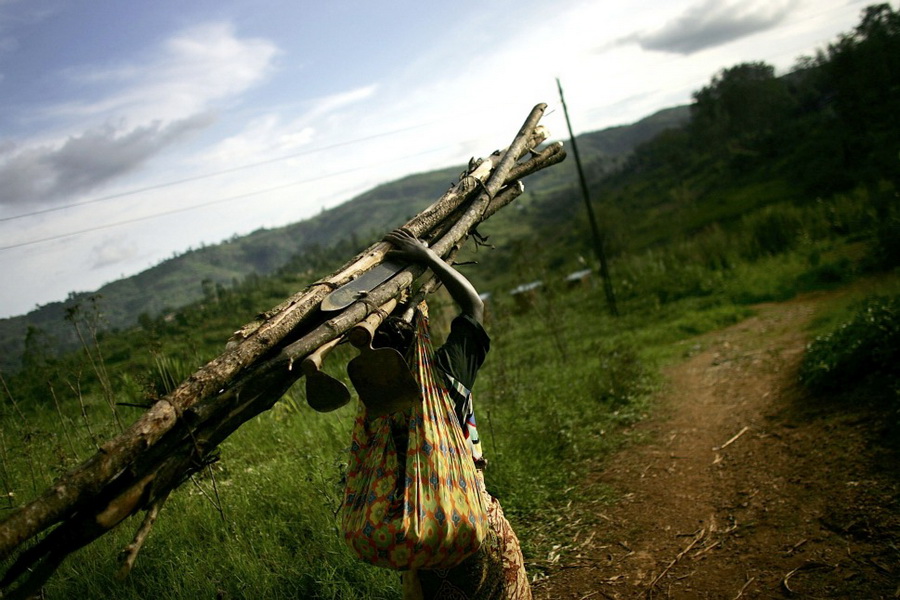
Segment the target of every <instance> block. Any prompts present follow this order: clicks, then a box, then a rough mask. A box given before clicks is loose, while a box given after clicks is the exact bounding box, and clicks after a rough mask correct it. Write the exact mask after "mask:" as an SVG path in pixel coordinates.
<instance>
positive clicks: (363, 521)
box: [341, 303, 488, 570]
mask: <svg viewBox="0 0 900 600" xmlns="http://www.w3.org/2000/svg"><path fill="white" fill-rule="evenodd" d="M415 333H416V335H415V342H414V346H413V348H412V351H411V352H410V354H409V361H410V369H411V371H412V373H413V375H414V377H415V380H416V382H417V384H418V385H419V389H420V391H421V401H419V402H416V403H414V404H413V405H412V406H410V407H409V408H407V409H405V410H402V411H399V412H395V413H392V414H387V415H383V416H376V417H370V416H369V415H368V411H367V409H366V407H365V405H364V404H362V403H361V404H360V409H359V413H358V414H357V417H356V422H355V425H354V428H353V435H352V438H351V447H350V460H349V465H348V475H347V486H346V489H345V493H344V503H343V506H342V508H341V527H342V530H343V534H344V538H345V540H346V542H347V544H348V545H349V546H350V548H351V549H352V550H353V552H354V553H355V554H356V555H357V556H358V557H359V558H360V559H362V560H364V561H366V562H368V563H371V564H373V565H376V566H379V567H386V568H390V569H397V570H407V569H441V568H449V567H452V566H455V565H457V564H459V563H460V562H461V561H462V560H464V559H465V558H466V557H468V556H470V555H472V554H473V553H475V552H476V551H477V550H478V548H479V547H480V546H481V543H482V541H483V540H484V539H485V537H486V535H487V533H488V521H487V513H486V507H485V505H484V500H483V496H482V490H481V487H482V486H483V482H482V480H481V478H480V477H479V476H478V474H477V472H476V470H475V465H474V463H473V461H472V455H471V451H470V450H469V446H468V444H467V443H466V441H465V438H464V437H463V433H462V429H461V428H460V426H459V422H458V419H457V417H456V414H455V412H454V409H453V403H452V402H451V400H450V397H449V395H448V393H447V390H446V388H445V387H444V383H443V379H442V378H441V376H440V374H439V373H437V372H436V370H435V369H436V367H435V362H434V349H433V347H432V343H431V338H430V335H429V331H428V313H427V307H426V306H425V304H424V303H422V304H420V305H419V312H418V315H417V318H416V331H415Z"/></svg>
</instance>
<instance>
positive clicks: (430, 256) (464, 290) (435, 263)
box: [384, 229, 484, 323]
mask: <svg viewBox="0 0 900 600" xmlns="http://www.w3.org/2000/svg"><path fill="white" fill-rule="evenodd" d="M384 239H385V241H387V242H390V243H391V244H393V245H394V247H395V248H396V249H395V250H392V251H391V256H396V257H397V258H400V259H404V260H408V261H410V262H414V263H417V264H420V265H424V266H427V267H428V268H429V269H431V270H432V272H433V273H434V274H435V276H437V278H438V279H439V280H440V282H441V283H443V284H444V287H446V288H447V291H448V292H450V296H451V297H452V298H453V300H454V302H456V303H457V304H458V305H459V308H460V310H461V311H462V313H463V314H464V315H468V316H470V317H472V318H473V319H475V320H476V321H477V322H478V323H482V322H483V319H484V302H482V300H481V298H480V297H479V296H478V291H477V290H476V289H475V286H473V285H472V283H471V282H470V281H469V280H468V279H466V278H465V277H464V276H463V275H462V273H460V272H459V271H457V270H456V269H454V268H453V267H451V266H450V265H448V264H447V263H446V262H445V261H444V259H442V258H441V257H440V256H438V255H437V254H436V253H435V252H434V250H432V249H431V248H429V247H428V246H426V245H425V244H423V243H422V242H421V241H420V240H419V239H418V238H416V237H415V236H414V235H412V234H411V233H409V232H408V231H406V230H405V229H395V230H394V231H392V232H391V233H389V234H387V235H386V236H385V237H384Z"/></svg>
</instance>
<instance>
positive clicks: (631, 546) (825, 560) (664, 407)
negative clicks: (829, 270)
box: [532, 294, 900, 600]
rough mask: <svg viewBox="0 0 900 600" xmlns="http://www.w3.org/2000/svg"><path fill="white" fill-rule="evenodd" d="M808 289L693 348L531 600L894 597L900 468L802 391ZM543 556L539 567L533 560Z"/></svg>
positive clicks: (861, 418) (589, 492)
mask: <svg viewBox="0 0 900 600" xmlns="http://www.w3.org/2000/svg"><path fill="white" fill-rule="evenodd" d="M825 300H827V298H826V297H824V295H822V294H820V295H811V296H806V297H803V298H799V299H796V300H793V301H791V302H788V303H781V304H766V305H760V306H759V307H758V312H757V314H756V316H754V317H752V318H750V319H748V320H746V321H744V322H741V323H739V324H737V325H735V326H732V327H730V328H728V329H725V330H722V331H718V332H715V333H712V334H708V335H705V336H703V337H701V338H698V339H696V340H691V341H690V342H689V343H688V344H687V345H686V346H685V348H686V356H685V360H684V361H683V362H681V363H680V364H676V365H674V366H672V367H670V368H669V369H667V372H666V378H667V381H668V384H667V385H666V386H665V391H664V392H662V393H661V394H660V398H659V399H658V404H657V405H656V406H655V408H654V410H653V411H652V412H653V414H652V415H651V416H650V417H648V418H647V419H645V420H643V421H641V422H640V423H638V424H637V425H635V426H634V427H632V428H631V429H630V430H629V431H628V435H629V438H630V439H631V440H632V441H631V442H629V443H627V444H626V446H625V447H624V448H623V449H622V450H620V451H619V452H618V453H617V454H615V455H614V456H612V457H611V458H609V459H606V460H604V461H603V462H602V463H598V464H596V465H594V466H593V468H592V473H591V475H590V477H589V478H588V479H587V481H586V482H585V484H584V485H585V486H586V487H587V489H586V490H585V493H586V496H587V497H592V496H596V497H600V496H607V497H608V496H609V494H610V492H611V493H612V497H613V498H615V500H614V501H613V502H611V503H609V502H601V501H596V502H590V501H586V502H583V503H581V504H580V505H577V506H572V507H571V508H570V510H569V511H568V513H567V514H566V515H565V516H564V517H563V519H561V521H560V522H561V525H560V530H561V531H563V532H564V533H565V534H566V538H567V542H566V543H565V544H562V545H560V547H558V548H554V551H553V552H551V553H550V554H549V556H547V557H545V559H542V560H539V561H532V563H533V566H534V567H535V568H534V569H533V570H532V572H533V573H535V574H536V575H537V578H536V579H537V580H536V581H535V583H534V586H533V589H534V596H535V599H536V600H548V599H554V600H557V599H558V600H569V599H577V600H588V599H591V598H593V599H595V600H601V599H604V598H606V599H610V598H615V599H630V598H697V599H706V598H716V599H719V598H722V599H728V600H732V599H735V600H736V599H738V598H785V597H795V598H850V599H876V598H900V484H898V482H900V467H898V465H900V460H898V456H897V453H896V452H893V451H891V450H889V449H887V448H886V446H885V445H884V444H882V443H881V441H882V440H881V438H880V437H879V436H883V434H884V431H882V430H880V429H879V428H880V427H883V425H881V424H880V423H879V421H878V420H877V419H874V418H870V416H869V415H867V414H866V411H865V410H863V409H858V410H855V411H853V412H848V411H847V410H846V409H840V410H838V409H837V408H836V407H834V406H830V405H829V404H828V403H827V402H824V401H820V400H819V399H816V398H810V397H809V396H808V395H807V394H806V393H805V392H804V391H803V389H802V388H800V387H799V386H798V384H797V369H798V366H799V362H800V359H801V357H802V354H803V350H804V347H805V345H806V343H807V341H808V340H807V335H808V334H806V333H805V326H806V324H807V323H808V322H809V321H810V319H811V317H812V316H813V314H814V312H815V310H816V307H817V306H818V305H819V304H820V303H821V302H823V301H825ZM542 558H543V557H542Z"/></svg>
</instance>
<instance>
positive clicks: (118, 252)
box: [90, 235, 138, 269]
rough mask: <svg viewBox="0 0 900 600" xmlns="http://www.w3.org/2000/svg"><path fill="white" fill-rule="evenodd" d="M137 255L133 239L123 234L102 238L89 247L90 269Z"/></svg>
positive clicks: (128, 259) (126, 259)
mask: <svg viewBox="0 0 900 600" xmlns="http://www.w3.org/2000/svg"><path fill="white" fill-rule="evenodd" d="M137 256H138V247H137V244H136V243H135V242H134V240H132V239H129V238H128V237H126V236H124V235H118V236H114V237H111V238H107V239H104V240H103V241H102V242H101V243H99V244H97V245H95V246H94V247H93V248H91V252H90V263H91V269H102V268H104V267H109V266H111V265H115V264H119V263H123V262H127V261H130V260H134V259H135V258H137Z"/></svg>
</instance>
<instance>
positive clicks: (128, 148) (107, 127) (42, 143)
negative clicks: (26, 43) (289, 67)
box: [0, 23, 278, 205]
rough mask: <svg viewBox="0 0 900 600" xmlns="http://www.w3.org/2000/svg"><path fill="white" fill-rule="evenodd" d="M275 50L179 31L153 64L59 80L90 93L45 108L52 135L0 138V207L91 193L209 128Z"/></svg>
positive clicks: (214, 29)
mask: <svg viewBox="0 0 900 600" xmlns="http://www.w3.org/2000/svg"><path fill="white" fill-rule="evenodd" d="M277 52H278V50H277V48H276V47H275V46H274V45H273V44H271V43H270V42H268V41H265V40H260V39H241V38H238V37H236V35H235V32H234V29H233V27H232V26H230V25H228V24H222V23H215V24H208V25H202V26H198V27H194V28H191V29H188V30H185V31H183V32H181V33H179V34H177V35H175V36H174V37H172V38H171V39H169V40H168V41H167V42H165V43H164V44H163V46H162V50H161V52H157V53H156V55H158V58H154V59H152V60H148V61H144V62H138V61H132V62H129V63H125V64H119V65H116V66H114V67H105V68H97V67H86V68H82V69H79V70H78V71H77V72H75V71H70V72H69V73H68V76H69V77H70V78H74V79H77V80H78V81H80V82H81V83H83V84H86V85H87V87H89V88H91V90H92V92H93V95H94V96H95V97H94V98H93V99H87V98H86V97H85V95H86V92H85V91H84V90H80V92H81V98H80V99H78V100H75V101H72V102H69V103H67V104H63V105H52V106H49V107H44V108H43V110H42V112H43V114H44V116H45V117H48V116H52V117H55V118H63V119H64V120H65V121H66V122H67V124H66V125H65V126H64V127H63V128H62V130H61V131H55V132H47V131H44V132H38V133H36V134H35V135H33V136H32V139H31V140H27V141H22V140H20V141H15V140H5V141H4V146H5V147H6V151H5V152H4V153H3V154H0V198H2V200H0V203H2V204H6V205H26V204H31V203H34V202H40V201H52V200H55V199H58V198H59V197H61V196H63V195H64V194H66V195H71V194H72V193H82V192H86V191H90V190H93V189H96V188H97V187H99V186H100V185H102V184H104V183H106V182H108V181H110V180H112V179H115V178H117V177H119V176H121V175H122V174H124V173H128V172H131V171H134V170H135V169H136V168H138V167H140V166H141V165H143V164H144V163H145V162H146V161H148V160H150V159H151V158H152V157H153V156H155V155H157V154H159V153H161V152H163V151H164V150H166V149H168V148H169V147H171V146H172V145H173V144H176V143H178V142H180V141H182V140H183V139H184V137H185V136H186V135H187V134H189V133H192V132H196V131H199V130H202V129H204V128H206V127H209V126H210V125H211V124H212V123H213V121H214V118H213V115H214V113H215V111H216V109H218V108H219V106H220V105H221V104H222V103H227V102H233V101H235V99H236V98H238V97H239V95H240V94H242V93H243V92H245V91H247V90H248V89H249V88H251V87H252V86H254V85H257V84H259V83H260V82H261V81H262V80H264V78H265V77H266V76H267V75H268V74H269V72H271V70H272V61H273V59H274V57H275V55H276V54H277Z"/></svg>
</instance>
